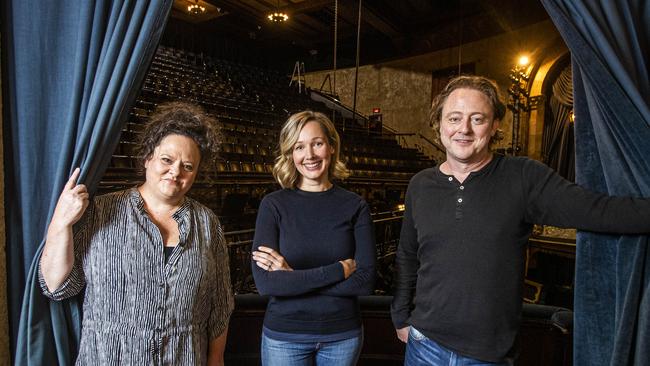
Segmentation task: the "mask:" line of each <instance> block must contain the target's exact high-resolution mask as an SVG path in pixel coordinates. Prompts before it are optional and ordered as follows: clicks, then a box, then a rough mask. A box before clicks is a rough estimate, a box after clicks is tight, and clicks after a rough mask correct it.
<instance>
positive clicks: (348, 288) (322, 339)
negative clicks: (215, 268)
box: [252, 111, 375, 366]
mask: <svg viewBox="0 0 650 366" xmlns="http://www.w3.org/2000/svg"><path fill="white" fill-rule="evenodd" d="M340 146H341V144H340V138H339V135H338V133H337V132H336V129H335V127H334V124H333V123H332V122H331V121H330V120H329V119H328V118H327V117H326V116H325V115H324V114H322V113H318V112H311V111H304V112H300V113H296V114H294V115H292V116H291V117H289V119H288V120H287V122H286V123H285V124H284V126H283V127H282V131H281V132H280V153H279V156H278V157H277V158H276V159H275V166H274V168H273V176H274V177H275V179H276V180H277V181H278V183H280V185H281V186H282V188H284V189H282V190H279V191H276V192H273V193H271V194H269V195H267V196H266V197H264V199H263V200H262V202H261V203H260V208H259V211H258V215H257V223H256V226H255V238H254V240H253V261H252V267H253V276H254V278H255V284H256V286H257V289H258V291H259V293H260V294H261V295H268V296H270V300H269V304H268V307H267V310H266V314H265V317H264V327H263V331H262V364H263V365H265V366H271V365H313V364H316V365H354V364H355V363H356V361H357V359H358V357H359V354H360V352H361V346H362V344H363V332H362V328H361V318H360V313H359V305H358V302H357V296H359V295H367V294H371V293H372V291H373V287H374V279H375V238H374V231H373V226H372V220H371V218H370V210H369V208H368V205H367V203H366V202H365V201H364V200H363V199H362V198H361V197H359V196H358V195H356V194H355V193H352V192H349V191H346V190H345V189H343V188H341V187H338V186H337V185H335V184H333V183H332V180H334V179H342V178H346V177H347V176H348V175H349V172H348V171H347V169H346V167H345V164H344V163H343V162H342V161H340V160H339V154H340Z"/></svg>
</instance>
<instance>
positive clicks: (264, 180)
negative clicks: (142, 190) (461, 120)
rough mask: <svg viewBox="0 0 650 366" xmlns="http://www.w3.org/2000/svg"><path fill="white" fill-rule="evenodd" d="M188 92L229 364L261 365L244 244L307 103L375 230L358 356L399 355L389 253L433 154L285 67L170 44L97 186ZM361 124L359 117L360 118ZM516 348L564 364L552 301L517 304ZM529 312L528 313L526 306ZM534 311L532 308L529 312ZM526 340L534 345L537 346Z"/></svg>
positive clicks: (565, 345) (114, 186)
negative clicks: (295, 84) (331, 138)
mask: <svg viewBox="0 0 650 366" xmlns="http://www.w3.org/2000/svg"><path fill="white" fill-rule="evenodd" d="M172 100H185V101H190V102H194V103H198V104H200V105H202V106H203V107H204V108H205V109H206V110H207V111H208V113H210V114H212V115H214V116H215V117H216V118H217V120H218V121H219V122H220V125H221V131H222V135H223V142H222V145H221V154H220V160H219V161H218V162H217V164H216V166H215V167H213V168H212V169H208V171H203V172H202V174H201V176H200V177H199V179H198V180H197V181H196V182H195V184H194V186H193V188H192V190H191V191H190V193H189V194H190V196H192V197H193V198H195V199H197V200H199V201H200V202H202V203H203V204H205V205H206V206H208V207H210V208H211V209H212V210H213V211H215V213H217V215H219V217H220V220H221V222H222V225H223V226H224V230H225V231H226V239H227V241H228V243H229V253H230V267H231V279H232V282H233V290H234V292H235V293H236V295H237V296H236V301H237V306H236V310H235V313H234V314H233V317H232V319H231V326H230V332H231V333H230V336H229V337H228V348H227V359H228V361H229V363H230V364H238V365H239V364H241V365H245V364H259V331H260V329H261V328H260V327H261V321H262V318H263V314H264V307H265V304H266V299H265V298H263V297H260V296H258V295H256V294H255V292H256V289H255V285H254V282H253V280H252V275H251V272H250V248H251V243H252V238H253V235H254V222H255V216H256V212H257V207H258V205H259V202H260V200H261V199H262V198H263V197H264V195H265V194H267V193H269V192H272V191H274V190H276V189H279V186H278V185H277V184H276V183H275V182H274V180H273V177H272V175H271V170H272V167H273V162H274V158H275V156H276V153H277V143H278V133H279V130H280V128H281V125H282V124H283V122H284V121H285V120H286V118H287V117H288V116H289V115H290V114H291V113H294V112H298V111H301V110H305V109H311V110H316V111H321V112H323V113H326V114H327V115H329V116H330V117H331V118H332V119H333V120H334V122H335V124H336V125H337V128H338V129H339V132H340V133H341V136H342V149H341V153H342V158H343V159H344V161H346V162H347V165H348V168H350V169H351V170H352V175H351V177H350V178H348V179H347V180H346V181H344V182H340V184H341V185H342V186H344V187H345V188H347V189H349V190H351V191H353V192H356V193H358V194H359V195H361V196H362V197H364V198H365V199H366V201H368V202H369V204H370V206H371V210H372V212H373V220H374V222H375V234H376V238H377V258H378V261H377V268H378V273H377V275H378V280H377V287H376V291H375V292H376V294H377V295H376V296H370V297H367V298H363V299H362V301H361V310H362V314H363V317H364V328H365V330H366V334H367V336H366V339H365V343H364V351H363V353H362V356H361V360H360V364H362V365H393V364H395V365H396V364H401V360H402V357H403V346H402V345H401V344H400V343H398V342H397V341H396V338H395V337H394V331H393V329H392V325H391V324H390V319H389V317H390V315H389V303H390V293H391V288H392V278H393V275H394V273H395V267H394V257H395V252H396V248H397V242H398V237H399V231H400V227H401V216H402V211H401V210H402V209H403V208H398V207H399V204H401V203H403V201H404V193H405V190H406V186H407V184H408V180H409V179H410V178H411V176H413V174H415V173H416V172H418V171H420V170H422V169H424V168H427V167H431V166H433V165H434V164H435V162H433V161H431V160H430V159H427V158H426V157H424V156H422V155H421V154H420V153H418V151H416V150H413V149H407V148H403V147H401V146H400V145H399V144H398V143H397V140H396V138H395V136H393V135H391V134H390V133H386V132H385V131H384V133H379V134H377V133H370V131H369V130H367V129H365V130H364V129H363V128H356V129H355V128H349V126H359V125H360V124H359V121H349V120H348V121H346V120H345V119H344V118H342V117H341V116H340V115H338V114H336V113H333V112H332V111H330V110H328V109H327V108H326V107H325V106H324V105H323V104H321V103H318V102H314V101H312V100H311V99H310V98H309V97H308V95H306V94H304V93H299V92H298V90H297V89H295V88H291V87H290V86H289V77H288V75H286V74H283V73H282V72H279V71H275V70H266V69H261V68H259V67H254V66H247V65H242V64H237V63H233V62H229V61H224V60H219V59H213V58H210V57H207V56H204V55H200V54H193V53H191V52H185V51H182V50H178V49H173V48H169V47H163V46H161V47H159V49H158V51H157V53H156V55H155V57H154V60H153V63H152V65H151V67H150V70H149V72H148V74H147V76H146V79H145V82H144V85H143V88H142V91H141V93H140V94H139V96H138V98H137V100H136V102H135V105H134V106H133V108H132V110H131V112H130V114H129V117H128V120H127V121H126V122H125V124H124V127H123V130H122V135H121V140H120V143H119V145H118V146H117V148H116V150H115V152H114V154H113V157H112V161H111V164H110V166H109V168H108V170H107V171H106V174H105V176H104V178H103V179H102V181H101V183H100V186H99V193H106V192H110V191H114V190H118V189H124V188H126V187H130V186H133V185H135V184H137V183H139V182H141V180H142V177H141V176H140V175H139V174H138V172H137V169H136V168H137V159H136V157H135V154H136V151H137V147H138V146H137V141H138V139H139V136H140V135H141V134H142V131H143V127H144V124H145V123H146V122H147V121H148V119H149V116H150V115H151V113H152V112H153V111H154V110H155V108H156V106H157V105H158V104H160V103H163V102H167V101H172ZM361 126H363V123H361ZM524 310H525V312H524V323H523V326H522V334H523V335H525V337H522V342H523V343H522V345H523V346H522V355H521V357H520V361H519V362H518V363H517V364H519V365H556V364H557V365H563V364H568V363H566V361H567V360H568V361H569V362H570V348H571V347H570V339H571V337H570V325H567V324H566V321H565V322H564V323H562V322H560V323H561V324H564V325H562V326H558V324H559V323H558V322H557V321H556V320H553V319H554V318H553V317H554V316H556V313H558V314H563V318H564V319H565V320H566V318H568V319H570V316H569V317H567V316H566V313H564V311H565V310H563V309H557V308H552V307H544V308H541V309H534V310H535V311H532V313H531V311H529V310H531V308H530V305H529V304H525V305H524ZM533 313H534V314H533ZM531 314H532V315H531ZM533 344H536V346H535V347H534V346H533Z"/></svg>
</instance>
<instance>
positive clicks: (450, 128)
mask: <svg viewBox="0 0 650 366" xmlns="http://www.w3.org/2000/svg"><path fill="white" fill-rule="evenodd" d="M498 127H499V121H498V120H494V110H493V108H492V105H491V104H490V100H489V99H488V97H487V96H486V95H485V94H483V93H482V92H480V91H478V90H475V89H469V88H459V89H456V90H454V91H453V92H451V94H449V97H447V100H446V101H445V103H444V105H443V107H442V113H441V116H440V140H441V142H442V144H443V145H444V146H445V148H446V149H447V161H450V162H458V163H463V164H473V163H479V162H481V161H484V160H485V159H488V158H489V157H490V150H489V146H488V145H489V143H490V139H491V138H492V136H494V134H495V133H496V130H497V128H498Z"/></svg>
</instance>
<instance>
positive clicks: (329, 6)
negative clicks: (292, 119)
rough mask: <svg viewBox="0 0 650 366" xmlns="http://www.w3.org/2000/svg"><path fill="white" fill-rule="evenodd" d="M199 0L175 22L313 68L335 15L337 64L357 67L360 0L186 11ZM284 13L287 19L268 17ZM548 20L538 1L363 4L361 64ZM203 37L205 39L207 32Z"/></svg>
mask: <svg viewBox="0 0 650 366" xmlns="http://www.w3.org/2000/svg"><path fill="white" fill-rule="evenodd" d="M195 2H196V0H176V1H175V4H174V9H173V10H172V17H174V18H176V19H180V20H182V21H184V22H189V23H193V24H199V25H200V27H201V28H200V29H202V31H203V32H205V31H206V30H207V29H209V30H210V32H215V33H216V34H219V36H221V37H231V38H232V39H238V40H242V41H250V42H252V43H256V44H259V45H260V47H268V48H275V49H277V50H282V51H281V52H285V53H286V52H289V53H292V55H291V57H297V58H302V59H303V60H305V61H306V62H308V63H309V64H311V65H312V69H313V68H314V67H315V68H319V65H322V66H320V67H323V68H325V67H329V66H331V64H332V54H333V48H334V47H333V45H334V44H333V43H334V19H335V16H334V14H335V12H338V24H337V31H338V38H337V43H338V47H337V60H338V61H337V64H338V65H339V66H340V67H345V66H351V65H354V62H355V55H356V45H357V41H356V39H357V26H358V21H357V19H358V14H359V1H358V0H339V1H338V8H337V9H335V1H334V0H280V1H277V0H198V4H199V5H202V6H205V7H206V9H207V11H206V13H205V14H203V15H199V16H193V15H190V14H188V12H187V10H186V9H187V6H188V5H190V4H193V3H195ZM275 11H279V12H283V13H286V14H287V15H288V16H289V20H288V21H286V22H283V23H273V22H271V21H269V20H268V19H267V18H266V17H267V15H268V14H269V13H271V12H275ZM547 18H548V15H547V13H546V11H545V10H544V8H543V7H542V5H541V4H540V2H539V1H538V0H491V1H480V0H457V1H450V0H445V1H443V0H362V7H361V27H360V29H361V33H360V34H361V42H360V44H361V47H360V60H361V64H368V63H376V62H381V61H385V60H390V59H395V58H402V57H406V56H411V55H417V54H423V53H427V52H432V51H436V50H440V49H445V48H449V47H453V46H457V45H459V44H463V43H468V42H472V41H475V40H478V39H482V38H485V37H489V36H493V35H495V34H498V33H501V32H506V31H511V30H515V29H517V28H520V27H524V26H526V25H530V24H533V23H537V22H540V21H543V20H545V19H547ZM203 36H206V35H203Z"/></svg>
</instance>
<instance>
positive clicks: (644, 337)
mask: <svg viewBox="0 0 650 366" xmlns="http://www.w3.org/2000/svg"><path fill="white" fill-rule="evenodd" d="M542 3H543V4H544V6H545V8H546V10H547V11H548V12H549V14H550V15H551V19H552V20H553V22H554V23H555V25H556V26H557V28H558V30H559V32H560V33H561V35H562V37H563V38H564V40H565V42H566V43H567V45H568V47H569V49H570V50H571V56H572V68H573V87H574V113H575V116H576V120H575V121H576V122H575V133H576V180H577V182H578V183H579V184H581V185H583V186H586V187H588V188H591V189H592V190H597V191H601V192H607V193H609V194H611V195H625V196H645V197H648V196H650V160H649V159H647V156H648V154H650V144H648V141H650V107H649V106H650V93H649V92H650V80H649V75H648V73H649V72H650V71H649V70H650V68H649V66H650V22H648V21H647V20H648V19H650V5H649V4H648V3H647V1H644V0H630V1H625V2H619V1H611V2H610V1H587V0H542ZM648 242H649V240H648V236H622V237H619V236H612V235H596V234H593V233H585V232H580V233H579V234H578V239H577V250H576V285H575V286H576V288H575V328H574V329H575V335H574V364H575V365H576V366H582V365H589V366H591V365H612V366H614V365H616V366H619V365H647V363H648V360H650V267H649V266H650V250H648V246H649V245H648Z"/></svg>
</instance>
